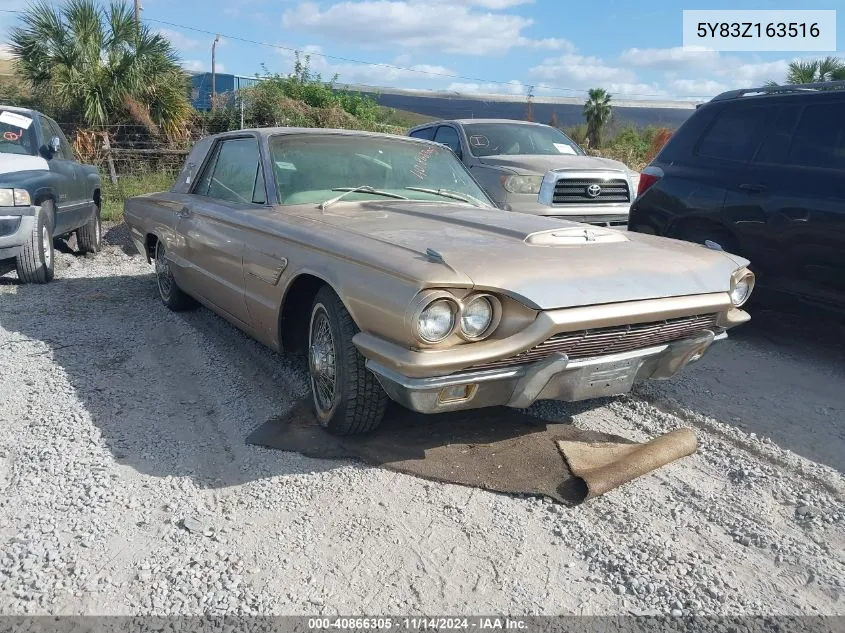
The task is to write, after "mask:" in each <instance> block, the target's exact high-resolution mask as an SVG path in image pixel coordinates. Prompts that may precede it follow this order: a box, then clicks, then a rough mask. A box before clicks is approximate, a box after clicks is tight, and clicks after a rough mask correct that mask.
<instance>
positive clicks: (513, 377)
mask: <svg viewBox="0 0 845 633" xmlns="http://www.w3.org/2000/svg"><path fill="white" fill-rule="evenodd" d="M724 338H727V334H726V333H725V332H721V333H719V334H716V333H714V332H711V331H705V332H703V333H702V334H699V335H696V336H694V337H690V338H686V339H682V340H680V341H674V342H672V343H667V344H665V345H656V346H654V347H648V348H645V349H640V350H635V351H632V352H625V353H623V354H613V355H608V356H597V357H594V358H584V359H578V360H569V358H568V357H567V356H566V354H563V353H556V354H553V355H551V356H549V357H548V358H546V359H544V360H541V361H538V362H536V363H531V364H526V365H517V366H512V367H504V368H501V369H498V368H497V369H487V370H483V371H467V372H460V373H455V374H450V375H448V376H439V377H436V378H409V377H407V376H403V375H401V374H399V373H397V372H394V371H392V370H390V369H388V368H386V367H384V366H382V365H379V364H378V363H376V362H373V361H371V360H368V361H367V368H368V369H369V370H370V371H372V372H373V373H374V374H375V375H376V377H377V378H378V380H379V382H380V383H381V386H382V387H383V388H384V390H385V391H386V392H387V395H389V396H390V397H391V399H393V400H395V401H396V402H398V403H399V404H401V405H403V406H405V407H407V408H408V409H411V410H413V411H418V412H420V413H440V412H446V411H457V410H460V409H478V408H481V407H491V406H508V407H516V408H525V407H528V406H530V405H531V404H533V403H534V402H536V401H537V400H564V401H567V402H574V401H577V400H589V399H592V398H602V397H606V396H615V395H620V394H624V393H628V392H629V391H631V388H632V387H633V386H634V385H635V384H636V383H638V382H642V381H644V380H648V379H656V380H662V379H666V378H671V377H672V376H674V375H675V374H677V373H678V372H679V371H681V370H682V369H683V368H684V367H686V365H688V364H689V363H691V362H695V361H696V360H698V359H699V358H701V356H702V355H703V354H704V353H705V352H706V351H707V349H708V348H709V347H710V345H711V344H712V343H713V342H714V341H716V340H721V339H724Z"/></svg>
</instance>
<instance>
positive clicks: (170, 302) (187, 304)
mask: <svg viewBox="0 0 845 633" xmlns="http://www.w3.org/2000/svg"><path fill="white" fill-rule="evenodd" d="M155 267H156V285H157V286H158V294H159V296H160V297H161V301H162V303H163V304H164V305H166V306H167V307H168V308H170V309H171V310H173V311H174V312H182V311H183V310H190V309H192V308H195V307H196V305H197V303H196V301H194V299H193V297H191V296H189V295H187V294H185V292H184V291H183V290H182V289H181V288H180V287H179V286H177V285H176V280H175V279H173V273H172V272H171V270H170V262H168V261H167V257H165V253H164V244H162V243H161V240H159V241H158V242H156V251H155Z"/></svg>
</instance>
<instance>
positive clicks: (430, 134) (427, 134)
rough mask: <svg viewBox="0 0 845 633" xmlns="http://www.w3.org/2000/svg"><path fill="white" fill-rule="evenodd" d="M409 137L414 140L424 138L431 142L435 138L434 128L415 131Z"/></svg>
mask: <svg viewBox="0 0 845 633" xmlns="http://www.w3.org/2000/svg"><path fill="white" fill-rule="evenodd" d="M408 136H412V137H414V138H422V139H425V140H426V141H430V140H432V139H433V138H434V127H424V128H423V129H421V130H414V131H413V132H411V133H410V134H409V135H408Z"/></svg>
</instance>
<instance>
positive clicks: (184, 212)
mask: <svg viewBox="0 0 845 633" xmlns="http://www.w3.org/2000/svg"><path fill="white" fill-rule="evenodd" d="M176 217H177V218H189V217H191V210H190V209H189V208H188V207H182V208H181V209H179V211H178V212H177V213H176Z"/></svg>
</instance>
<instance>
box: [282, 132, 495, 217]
mask: <svg viewBox="0 0 845 633" xmlns="http://www.w3.org/2000/svg"><path fill="white" fill-rule="evenodd" d="M270 156H271V158H272V161H273V173H274V175H275V178H276V187H277V189H278V193H279V204H282V205H295V204H311V203H313V204H322V203H324V202H328V203H329V204H332V203H333V202H334V200H333V199H334V198H338V195H339V194H344V195H343V196H342V199H343V201H347V202H354V201H361V200H383V201H385V202H389V201H390V200H391V199H394V200H396V199H400V198H406V199H408V200H426V201H438V202H441V203H450V204H467V203H469V204H473V205H475V206H484V207H490V208H493V203H492V202H491V201H490V199H489V198H488V197H487V195H486V194H485V193H484V192H483V191H482V190H481V188H480V187H479V186H478V185H477V184H476V182H475V181H474V180H473V179H472V176H470V175H469V172H467V170H466V168H465V167H464V166H463V164H461V162H460V161H459V160H458V159H457V157H456V156H455V154H454V153H452V151H451V150H449V149H447V148H445V147H441V146H438V145H434V144H432V143H421V142H419V141H414V140H412V139H403V138H401V137H395V138H391V137H380V136H355V135H351V134H350V135H345V134H302V135H298V134H290V135H279V136H273V137H271V138H270ZM350 190H352V191H350ZM344 192H345V193H344Z"/></svg>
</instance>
